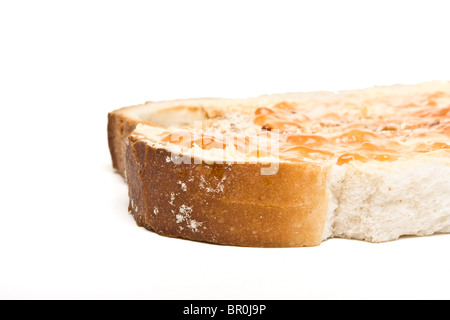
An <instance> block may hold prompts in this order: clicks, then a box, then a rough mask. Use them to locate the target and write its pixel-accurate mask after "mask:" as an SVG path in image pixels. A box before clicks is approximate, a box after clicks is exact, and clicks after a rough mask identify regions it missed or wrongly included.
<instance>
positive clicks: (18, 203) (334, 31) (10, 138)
mask: <svg viewBox="0 0 450 320" xmlns="http://www.w3.org/2000/svg"><path fill="white" fill-rule="evenodd" d="M449 12H450V5H449V1H431V0H427V1H411V0H410V1H394V0H390V1H381V0H377V1H342V0H341V1H320V0H319V1H318V0H315V1H281V0H276V1H263V0H259V1H248V0H247V1H246V0H239V1H234V0H227V1H212V0H210V1H195V0H190V1H170V0H164V1H131V0H127V1H113V0H109V1H99V0H89V1H84V0H78V1H46V0H42V1H20V0H17V1H10V0H1V1H0V108H1V126H0V130H1V131H0V133H1V139H2V148H1V154H2V157H1V160H0V161H1V169H2V172H1V176H0V181H1V184H0V186H1V200H0V206H1V207H0V298H12V299H17V298H27V299H41V298H44V299H50V298H52V299H53V298H56V299H81V298H87V299H368V298H375V299H381V298H387V299H421V298H445V299H449V298H450V292H449V290H448V288H449V287H450V257H449V254H448V253H449V246H450V236H445V235H441V236H434V237H428V238H406V239H402V240H400V241H397V242H390V243H384V244H369V243H364V242H359V241H350V240H329V241H326V242H325V243H323V244H322V245H321V246H320V247H316V248H303V249H301V248H300V249H252V248H234V247H224V246H216V245H207V244H201V243H193V242H189V241H183V240H175V239H167V238H163V237H160V236H157V235H155V234H153V233H151V232H148V231H145V230H144V229H142V228H138V227H137V226H136V225H135V223H134V221H133V218H132V217H131V216H130V215H129V214H128V213H127V212H128V211H127V207H128V198H127V187H126V184H125V183H124V182H123V181H122V179H121V177H120V176H119V175H117V174H115V173H114V172H113V171H112V169H111V163H110V158H109V153H108V149H107V139H106V116H107V113H108V112H109V111H112V110H113V109H116V108H119V107H123V106H127V105H133V104H139V103H142V102H144V101H148V100H163V99H177V98H194V97H248V96H256V95H260V94H266V93H281V92H287V91H309V90H338V89H356V88H363V87H368V86H373V85H390V84H396V83H404V84H408V83H418V82H422V81H429V80H450V41H449V39H450V36H449V35H450V18H449Z"/></svg>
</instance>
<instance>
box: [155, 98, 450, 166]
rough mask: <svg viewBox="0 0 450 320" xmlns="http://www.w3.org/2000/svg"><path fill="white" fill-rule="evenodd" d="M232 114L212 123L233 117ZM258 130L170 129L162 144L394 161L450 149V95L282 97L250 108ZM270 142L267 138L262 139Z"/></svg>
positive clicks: (291, 157)
mask: <svg viewBox="0 0 450 320" xmlns="http://www.w3.org/2000/svg"><path fill="white" fill-rule="evenodd" d="M228 118H229V115H226V114H225V115H224V116H223V117H222V118H218V119H214V121H213V122H220V121H228V122H229V120H227V119H228ZM249 119H250V121H251V122H252V123H251V124H249V127H251V128H253V129H255V130H256V131H255V132H254V134H251V135H244V134H232V135H231V136H230V135H229V134H223V133H221V132H218V131H217V130H213V128H208V127H206V128H202V130H201V132H198V131H195V130H191V129H185V130H184V129H183V130H176V131H175V132H166V133H164V134H163V135H161V137H160V142H161V143H163V144H169V143H172V144H177V145H179V146H181V147H182V148H186V149H190V148H194V147H196V146H197V147H200V148H202V149H203V150H211V149H225V148H230V147H231V148H234V149H236V151H238V152H240V153H243V154H246V155H249V156H252V157H264V156H274V157H277V158H279V159H280V160H285V161H292V162H296V161H305V160H330V161H333V162H335V163H336V164H338V165H344V164H346V163H349V162H351V161H362V162H368V161H372V160H375V161H395V160H398V159H400V158H403V157H410V156H414V155H416V154H424V153H430V152H434V151H438V150H449V149H450V96H449V94H448V93H445V92H441V91H438V92H432V93H428V94H419V95H415V96H413V97H408V101H405V98H402V97H401V96H388V97H383V96H382V97H376V98H372V99H370V100H369V99H367V101H364V100H361V99H354V100H352V99H351V97H347V98H346V99H337V98H336V99H335V100H334V101H333V100H332V99H330V100H324V101H319V102H317V101H315V102H314V103H300V102H293V101H283V102H280V103H276V104H273V105H270V106H264V107H255V108H253V109H252V110H251V112H250V113H249ZM262 141H265V142H264V143H261V142H262Z"/></svg>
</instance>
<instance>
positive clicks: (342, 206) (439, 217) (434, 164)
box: [323, 154, 450, 242]
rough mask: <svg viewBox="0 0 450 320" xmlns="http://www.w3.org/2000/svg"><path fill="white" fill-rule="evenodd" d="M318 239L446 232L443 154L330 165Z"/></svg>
mask: <svg viewBox="0 0 450 320" xmlns="http://www.w3.org/2000/svg"><path fill="white" fill-rule="evenodd" d="M327 184H328V185H327V190H328V196H329V199H330V200H329V207H328V212H327V221H326V224H325V231H324V234H323V240H325V239H329V238H350V239H359V240H366V241H370V242H384V241H390V240H396V239H398V238H399V237H401V236H404V235H417V236H426V235H431V234H435V233H447V232H450V159H449V158H448V154H441V155H437V154H436V155H434V156H433V157H430V156H425V157H418V158H414V159H410V160H406V161H396V162H392V163H380V162H369V163H361V162H352V163H351V164H348V165H345V166H342V167H340V166H336V165H334V166H333V167H332V168H331V170H330V171H329V175H328V180H327Z"/></svg>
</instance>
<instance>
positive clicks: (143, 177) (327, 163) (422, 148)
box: [108, 82, 450, 247]
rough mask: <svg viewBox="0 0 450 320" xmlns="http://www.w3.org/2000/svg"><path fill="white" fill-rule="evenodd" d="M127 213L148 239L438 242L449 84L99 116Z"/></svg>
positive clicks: (447, 152)
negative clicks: (406, 238) (122, 182)
mask: <svg viewBox="0 0 450 320" xmlns="http://www.w3.org/2000/svg"><path fill="white" fill-rule="evenodd" d="M108 135H109V146H110V150H111V155H112V159H113V165H114V167H115V168H116V169H118V170H119V172H120V173H121V174H122V175H123V176H124V177H125V178H126V180H127V182H128V186H129V196H130V212H131V213H132V214H133V215H134V217H135V218H136V221H137V223H138V224H139V225H140V226H143V227H145V228H147V229H149V230H153V231H155V232H157V233H158V234H161V235H164V236H170V237H180V238H185V239H190V240H196V241H204V242H211V243H216V244H225V245H236V246H255V247H300V246H315V245H319V244H320V243H321V242H322V241H324V240H326V239H329V238H334V237H340V238H351V239H360V240H366V241H371V242H383V241H390V240H395V239H398V238H399V237H401V236H403V235H420V236H423V235H431V234H435V233H448V232H450V82H431V83H423V84H420V85H415V86H390V87H375V88H370V89H365V90H356V91H344V92H337V93H331V92H314V93H289V94H280V95H270V96H262V97H258V98H251V99H193V100H178V101H168V102H149V103H146V104H144V105H139V106H134V107H128V108H124V109H120V110H117V111H114V112H112V113H111V114H110V115H109V124H108Z"/></svg>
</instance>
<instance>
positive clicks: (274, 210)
mask: <svg viewBox="0 0 450 320" xmlns="http://www.w3.org/2000/svg"><path fill="white" fill-rule="evenodd" d="M128 141H129V143H128V147H127V154H126V159H127V163H126V168H127V179H128V184H129V186H130V187H129V196H130V211H131V213H132V214H133V216H134V217H135V219H136V222H137V223H138V225H140V226H143V227H145V228H147V229H149V230H153V231H155V232H156V233H158V234H160V235H163V236H168V237H179V238H184V239H189V240H194V241H202V242H210V243H216V244H224V245H234V246H251V247H302V246H316V245H319V244H320V243H321V241H322V234H323V229H324V225H325V219H326V211H327V206H328V200H327V195H326V171H325V170H324V169H323V168H322V167H320V166H318V165H314V164H310V163H302V164H295V165H293V164H289V163H282V164H280V169H279V172H278V174H276V175H271V176H262V175H261V174H260V170H261V168H262V167H263V166H264V165H261V164H232V165H229V164H212V165H209V164H206V163H202V164H179V165H177V164H174V163H173V162H171V161H168V159H170V157H171V154H170V153H169V152H168V151H167V150H164V149H157V148H155V147H152V146H151V145H149V144H148V143H147V142H145V140H143V139H141V138H140V137H137V136H133V135H131V136H130V137H129V140H128ZM192 162H193V161H192Z"/></svg>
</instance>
